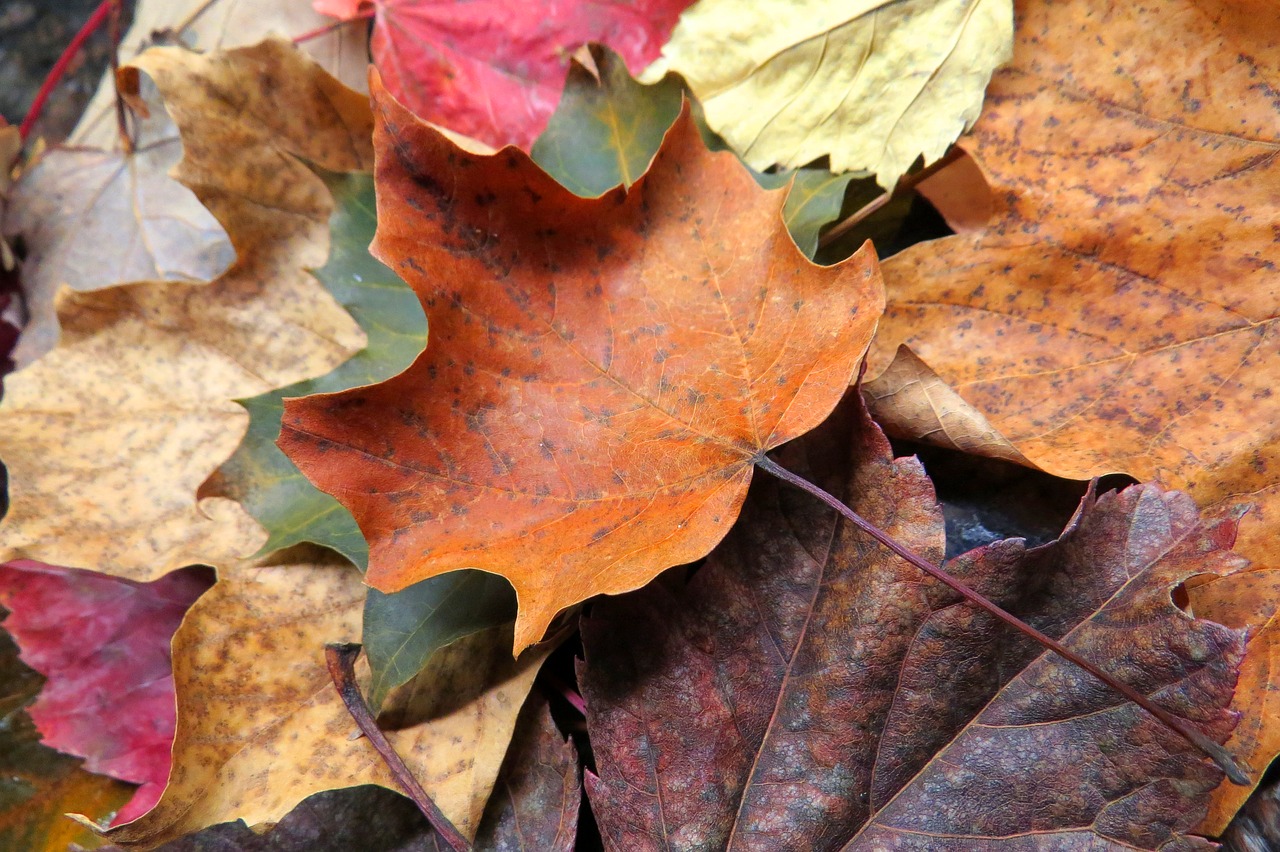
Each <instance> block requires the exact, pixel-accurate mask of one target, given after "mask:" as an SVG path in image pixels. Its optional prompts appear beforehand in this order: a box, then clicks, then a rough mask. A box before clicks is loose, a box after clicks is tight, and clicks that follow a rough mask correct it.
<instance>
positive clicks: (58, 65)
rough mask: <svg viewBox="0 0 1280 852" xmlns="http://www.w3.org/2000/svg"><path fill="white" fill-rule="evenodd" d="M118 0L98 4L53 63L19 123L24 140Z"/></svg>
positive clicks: (106, 0)
mask: <svg viewBox="0 0 1280 852" xmlns="http://www.w3.org/2000/svg"><path fill="white" fill-rule="evenodd" d="M115 2H116V0H102V2H101V3H99V4H98V8H96V9H94V10H93V14H92V15H90V16H89V20H87V21H85V22H84V26H82V27H80V30H79V32H77V33H76V34H75V35H74V36H73V37H72V39H71V41H70V43H69V44H67V46H66V48H65V49H64V50H63V51H62V55H61V56H59V57H58V61H57V62H55V63H53V68H51V69H49V75H48V76H47V77H45V78H44V82H43V83H41V84H40V89H39V90H38V91H37V92H36V96H35V97H34V98H33V99H32V101H31V108H30V109H28V110H27V114H26V115H25V116H24V117H23V119H22V124H20V125H18V133H19V134H20V135H21V136H22V141H23V142H25V141H27V137H28V136H30V135H31V128H32V127H34V126H35V123H36V120H37V119H39V118H40V114H41V113H42V112H44V105H45V103H46V102H47V101H48V100H49V96H50V95H52V94H53V90H54V89H55V88H57V86H58V83H60V82H62V77H63V75H64V74H66V73H67V68H68V67H69V66H70V65H71V62H72V60H74V59H75V58H76V55H77V54H79V53H80V49H81V48H83V47H84V43H85V42H86V41H88V40H89V36H91V35H93V34H94V32H96V31H97V29H98V27H100V26H102V24H103V22H104V21H106V20H107V18H108V17H109V16H110V15H111V9H112V7H113V6H114V5H115Z"/></svg>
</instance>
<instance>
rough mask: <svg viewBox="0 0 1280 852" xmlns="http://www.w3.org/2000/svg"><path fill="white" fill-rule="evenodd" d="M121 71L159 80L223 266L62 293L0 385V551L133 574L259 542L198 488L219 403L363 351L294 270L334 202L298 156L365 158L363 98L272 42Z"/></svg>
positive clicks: (162, 55)
mask: <svg viewBox="0 0 1280 852" xmlns="http://www.w3.org/2000/svg"><path fill="white" fill-rule="evenodd" d="M136 69H137V70H138V71H145V72H146V73H147V74H149V75H150V76H151V77H152V78H153V79H154V80H155V81H156V84H157V85H158V86H159V88H160V90H161V91H162V93H164V95H165V103H166V106H167V108H168V110H169V112H170V113H171V114H172V115H173V117H174V120H175V121H176V122H177V124H178V126H179V127H180V128H181V129H182V132H183V140H184V146H185V151H186V153H185V158H184V159H183V161H182V163H181V164H180V165H179V167H178V177H179V178H180V179H181V180H183V181H184V182H186V183H187V184H188V185H190V186H192V187H193V190H194V191H195V192H196V194H197V195H198V196H200V197H201V198H202V199H203V201H204V203H205V204H206V205H208V207H209V209H210V210H211V211H212V212H213V214H214V215H215V216H216V217H217V218H218V220H219V221H220V222H222V223H223V224H224V226H225V227H226V228H227V231H228V233H229V234H230V235H231V241H232V243H233V245H234V246H235V247H236V251H237V261H236V263H235V264H234V265H233V266H232V267H231V269H229V270H228V271H227V273H226V274H225V275H223V276H221V277H219V278H218V279H216V280H214V281H212V282H210V283H209V284H207V285H187V284H158V283H157V284H152V283H143V284H137V285H133V286H128V287H115V288H111V289H109V290H103V291H100V292H97V293H79V294H73V295H70V296H68V297H67V298H65V299H64V300H63V303H62V305H61V307H60V309H59V319H60V322H61V323H62V326H63V340H62V343H61V345H60V346H59V348H57V349H55V350H54V351H52V352H50V353H49V354H48V355H46V356H45V357H44V358H41V359H40V360H39V361H38V362H36V363H35V364H33V365H32V366H31V367H30V368H28V369H26V370H22V371H20V372H18V373H15V374H13V375H12V376H9V377H8V378H7V380H6V382H5V397H4V401H3V403H0V427H2V428H0V458H3V460H4V462H5V465H6V466H7V467H8V472H9V497H10V508H9V513H8V514H7V515H6V516H5V518H4V521H3V523H2V524H0V554H2V555H3V558H5V559H13V558H17V557H29V558H33V559H38V560H40V561H43V562H47V563H51V564H58V565H67V566H72V567H87V568H93V569H95V570H101V571H105V572H107V573H112V574H117V575H121V576H126V577H129V578H132V579H140V580H145V579H150V578H154V577H159V576H162V575H164V574H166V573H168V572H169V571H170V570H173V569H174V568H178V567H182V566H184V565H189V564H192V563H203V564H207V565H213V566H215V567H216V566H221V565H223V564H227V563H229V562H232V561H235V560H237V559H239V558H242V557H244V556H247V555H248V554H251V553H253V552H254V551H255V550H256V549H257V548H258V547H259V545H260V544H261V543H262V540H263V537H264V534H263V532H262V530H261V529H260V528H259V527H258V525H257V524H256V523H255V522H254V521H253V519H252V518H250V517H249V516H248V515H247V514H246V513H245V512H244V510H243V509H242V508H240V507H239V506H238V505H237V504H236V503H234V502H233V501H230V500H226V499H222V498H210V499H206V500H202V501H197V499H196V490H197V489H198V488H199V486H200V484H201V483H202V482H203V481H204V480H205V479H206V478H207V477H208V476H209V474H210V473H212V472H213V470H214V469H216V467H217V466H218V464H220V463H221V462H222V461H224V460H225V459H226V458H227V457H228V456H230V455H231V453H232V451H233V450H234V449H235V447H236V444H237V443H238V442H239V440H240V437H241V435H242V434H243V432H244V428H245V423H246V421H247V419H248V418H247V416H246V415H245V413H244V411H243V409H241V408H240V406H238V405H236V404H235V402H233V400H234V399H237V398H242V397H246V396H252V395H254V394H257V393H262V392H264V391H267V390H270V389H272V388H275V387H280V386H282V385H287V384H289V383H291V382H295V381H298V380H299V379H303V378H306V377H307V376H311V375H317V374H322V373H324V372H327V371H328V370H330V369H332V368H333V367H335V366H336V365H337V364H339V363H341V362H342V361H344V360H346V359H347V358H348V357H349V356H350V355H351V354H353V353H354V352H356V351H358V350H359V349H360V348H361V347H362V346H363V345H364V335H363V333H362V332H361V331H360V328H359V327H358V326H357V325H356V324H355V322H354V321H353V320H352V319H351V318H350V317H349V316H348V315H347V314H346V313H345V312H344V311H343V310H342V308H341V307H340V306H339V305H338V304H337V303H336V302H334V300H333V298H332V297H331V296H330V295H329V294H328V293H327V292H326V291H325V290H324V288H323V287H322V286H321V285H320V284H318V283H317V282H316V281H315V280H314V279H313V278H311V276H310V275H308V274H307V273H306V272H305V271H304V270H305V268H306V267H314V266H319V265H320V264H321V263H323V261H324V257H325V251H326V243H327V227H326V225H327V222H328V217H329V212H330V210H331V204H332V202H331V199H330V197H329V193H328V190H327V189H326V188H325V186H324V184H323V182H322V181H321V180H320V179H319V178H318V177H316V176H315V175H314V174H313V173H312V172H311V170H310V169H309V168H308V167H307V166H306V165H304V164H303V162H301V160H300V159H299V158H302V157H305V158H306V159H307V160H309V161H311V162H314V163H318V164H320V165H322V166H324V167H326V168H329V169H335V170H337V169H355V168H362V167H365V168H367V167H368V166H369V165H371V163H370V160H371V156H372V154H371V151H370V149H369V147H368V136H369V131H370V115H369V110H368V105H367V103H366V102H365V100H364V98H363V97H362V96H361V95H359V94H357V93H355V92H352V91H350V90H347V89H344V88H342V87H341V86H340V85H339V84H338V83H337V82H336V81H334V80H333V79H332V78H331V77H329V76H328V75H327V74H325V73H324V72H323V71H321V70H320V69H319V68H318V67H317V66H316V65H314V64H313V63H311V62H310V61H309V60H307V59H305V58H304V57H303V56H302V55H301V54H299V53H298V52H297V51H296V50H294V49H293V48H291V47H290V46H288V45H287V44H285V43H283V42H278V41H273V42H265V43H263V44H262V45H260V46H258V47H255V48H246V49H243V50H237V51H231V52H227V53H214V54H208V55H201V54H195V53H191V52H189V51H185V50H175V49H157V50H155V51H153V52H151V53H148V54H147V55H146V56H145V57H143V58H142V59H140V60H138V63H137V65H136ZM135 73H136V72H135ZM229 151H235V155H234V156H228V152H229Z"/></svg>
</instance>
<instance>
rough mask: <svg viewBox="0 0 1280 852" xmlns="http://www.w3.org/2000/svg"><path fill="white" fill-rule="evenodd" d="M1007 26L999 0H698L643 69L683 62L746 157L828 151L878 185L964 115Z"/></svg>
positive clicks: (656, 74) (805, 159) (755, 163)
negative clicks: (873, 178) (657, 55)
mask: <svg viewBox="0 0 1280 852" xmlns="http://www.w3.org/2000/svg"><path fill="white" fill-rule="evenodd" d="M1012 39H1013V8H1012V3H1011V2H1010V0H898V2H889V0H852V2H840V0H755V1H754V2H750V3H745V2H742V0H700V2H698V3H696V4H695V5H693V6H691V7H690V8H689V9H688V10H687V11H686V12H685V13H684V14H683V15H682V16H681V18H680V23H679V24H677V26H676V29H675V31H674V32H673V33H672V35H671V40H670V41H669V42H668V43H667V45H666V46H665V47H664V48H663V49H662V57H661V58H660V59H659V60H658V61H657V62H655V63H654V64H653V65H652V66H650V67H649V68H648V69H647V70H646V71H645V73H644V75H643V79H645V80H648V81H653V80H657V79H659V78H660V77H662V75H663V74H665V73H667V72H668V71H675V72H677V73H679V74H680V75H682V76H683V77H684V78H685V80H687V81H688V83H689V86H690V88H691V89H692V90H693V93H694V94H695V95H696V96H697V97H698V99H699V100H700V101H701V102H702V105H703V108H704V109H705V111H706V119H707V124H709V125H710V126H711V129H712V130H714V131H716V132H717V133H719V134H720V135H721V136H723V137H724V139H725V140H726V141H727V142H728V143H729V145H730V146H732V147H733V148H734V150H736V151H737V152H738V153H739V155H741V156H742V158H743V159H744V160H746V162H747V164H748V165H750V166H751V167H752V168H755V169H765V168H768V167H769V166H772V165H774V164H778V165H781V166H785V167H788V168H790V167H798V166H803V165H805V164H807V163H810V162H812V161H814V160H816V159H818V158H819V157H823V156H828V155H829V156H830V158H831V160H830V162H831V170H832V171H834V172H845V171H866V172H871V173H873V174H875V175H876V178H877V180H878V181H879V182H880V184H881V185H882V186H886V187H890V186H893V184H894V183H896V182H897V180H898V178H899V177H900V176H901V175H902V174H903V173H904V172H906V170H907V169H908V168H909V167H910V166H911V164H912V163H913V162H914V161H915V160H916V158H917V157H919V156H920V155H922V154H923V155H924V158H925V160H926V162H927V161H931V160H935V159H937V158H938V157H940V156H941V155H942V154H943V153H944V152H945V151H946V149H947V147H948V146H949V145H950V144H951V143H952V142H954V141H955V139H956V137H958V136H959V135H960V134H961V133H962V132H963V131H964V129H965V128H967V127H968V126H970V125H971V124H973V122H974V121H975V120H976V119H977V117H978V113H979V112H980V111H981V109H982V93H983V90H984V89H985V88H986V86H987V82H988V81H989V80H990V79H991V74H992V72H993V71H994V70H995V69H996V67H997V66H998V65H999V64H1000V63H1002V62H1004V61H1005V60H1007V59H1008V58H1009V56H1010V55H1011V51H1012Z"/></svg>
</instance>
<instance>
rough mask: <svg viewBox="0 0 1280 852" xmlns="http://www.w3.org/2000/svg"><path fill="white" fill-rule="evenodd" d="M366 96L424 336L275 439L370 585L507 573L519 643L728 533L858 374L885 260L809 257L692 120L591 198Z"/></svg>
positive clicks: (381, 177) (382, 241) (391, 235)
mask: <svg viewBox="0 0 1280 852" xmlns="http://www.w3.org/2000/svg"><path fill="white" fill-rule="evenodd" d="M373 88H374V92H375V94H374V99H375V105H376V107H375V109H376V114H377V125H376V130H375V138H374V144H375V146H376V147H377V149H378V151H379V152H380V153H379V158H378V166H377V172H376V180H377V184H378V236H377V239H376V241H375V242H374V246H373V253H374V254H375V255H376V256H378V257H381V258H382V259H383V260H384V261H385V262H386V263H387V264H388V265H389V266H391V268H393V269H395V270H396V271H397V272H398V273H399V274H400V275H401V277H402V278H404V279H405V281H407V282H408V283H409V285H410V286H411V287H413V288H414V289H415V291H417V293H418V295H419V297H420V298H421V299H422V301H423V303H424V305H425V307H426V312H427V317H428V322H429V324H430V327H431V340H430V343H429V344H428V346H427V350H426V352H425V353H424V355H423V357H422V358H420V359H418V361H416V362H415V363H414V365H413V366H412V367H411V368H410V369H409V370H407V371H405V372H404V373H401V374H400V375H399V376H396V377H395V378H393V379H390V380H389V381H386V382H383V383H382V384H379V385H375V386H372V387H370V388H364V389H359V390H353V391H347V392H345V393H341V394H329V395H325V396H313V397H308V398H306V399H303V400H290V401H289V402H287V403H286V405H285V416H284V422H283V427H282V429H281V437H280V442H281V447H282V449H284V451H285V453H286V454H288V455H289V456H290V457H291V458H292V459H293V460H294V462H295V463H296V464H297V465H298V467H299V468H300V469H301V470H302V471H303V473H305V474H306V475H307V476H308V478H309V479H311V480H312V481H313V482H315V483H316V484H317V485H318V486H319V487H320V488H322V489H323V490H325V491H328V492H329V493H332V494H333V495H334V496H335V497H337V498H338V500H339V501H341V502H342V503H343V504H344V505H346V506H347V507H348V509H350V510H351V512H352V514H353V515H354V516H355V518H356V521H357V522H358V523H359V524H360V527H361V529H362V530H363V531H364V533H365V537H366V538H367V539H368V541H369V546H370V564H369V572H368V581H369V583H370V585H372V586H374V587H376V588H379V589H382V590H384V591H394V590H396V589H400V588H403V587H405V586H407V585H409V584H411V583H414V582H417V581H419V580H422V579H425V578H427V577H431V576H435V575H438V574H441V573H445V572H447V571H451V570H455V569H458V568H478V569H483V570H486V571H490V572H492V573H495V574H499V575H501V576H504V577H506V578H507V579H508V580H510V581H511V584H512V585H513V586H514V587H515V589H516V595H517V598H518V600H519V607H520V610H519V614H518V616H517V622H516V648H517V649H520V648H523V647H525V646H526V645H528V644H530V643H532V642H535V641H537V640H538V639H540V638H541V637H542V635H543V633H544V632H545V630H546V628H547V626H548V625H549V624H550V622H551V620H552V619H553V618H554V617H555V615H556V613H558V612H559V611H560V610H561V609H563V608H565V607H568V606H571V605H573V604H575V603H578V602H579V601H582V600H584V599H586V598H588V597H590V596H592V595H595V594H601V593H612V592H620V591H625V590H628V589H633V588H637V587H639V586H641V585H643V584H644V583H646V582H648V581H649V580H650V579H651V578H652V577H654V576H655V575H657V574H658V573H659V572H660V571H662V570H663V569H665V568H667V567H669V566H670V565H673V564H679V563H681V562H685V561H688V560H690V559H695V558H698V557H700V556H702V555H703V554H705V553H706V552H707V551H709V550H710V549H711V547H712V546H714V544H715V543H716V542H717V541H719V539H720V538H721V537H723V535H724V534H725V532H726V531H727V530H728V527H729V525H730V524H731V523H732V522H733V519H734V518H735V517H736V515H737V510H738V508H739V506H740V505H741V502H742V499H743V497H744V496H745V493H746V486H747V482H748V481H749V480H750V478H751V471H752V465H753V459H754V457H755V456H756V454H757V453H759V452H760V451H761V450H763V449H766V448H769V447H773V446H776V445H778V444H781V443H784V442H785V441H787V440H789V439H790V438H792V437H795V436H796V435H799V434H801V433H803V432H805V431H807V430H808V429H810V428H812V427H813V426H815V425H817V424H818V423H819V422H821V421H822V419H823V418H824V417H825V416H826V415H827V413H828V412H830V410H831V408H832V407H834V405H835V404H836V402H837V401H838V399H839V396H840V394H841V393H842V392H843V389H844V384H843V383H847V382H848V381H849V379H850V378H852V376H853V373H854V370H855V369H856V367H857V364H858V361H859V359H860V358H861V356H862V353H863V352H864V351H865V348H866V346H867V341H868V339H869V337H870V335H871V333H872V331H873V330H874V328H875V322H876V319H877V317H878V315H879V313H880V310H881V303H880V286H879V279H878V275H877V272H876V263H875V259H874V257H873V256H872V252H871V249H870V248H869V247H868V248H866V249H864V250H863V251H861V252H860V253H859V254H857V255H855V256H854V257H853V258H851V259H850V260H848V261H846V262H845V263H842V264H840V265H839V266H835V267H818V266H814V265H813V264H811V263H809V261H807V260H806V259H805V258H804V257H803V256H802V255H801V254H800V253H799V252H798V251H797V250H796V248H795V245H794V244H793V243H792V241H791V238H790V236H789V235H788V234H787V232H786V229H785V227H784V226H783V225H782V221H781V217H780V215H779V214H780V212H781V208H782V204H783V199H782V198H781V197H780V196H781V193H776V192H775V193H769V192H766V191H764V190H761V189H760V188H759V187H757V186H756V185H755V182H754V181H753V179H752V178H751V176H750V174H748V172H747V171H746V170H745V169H743V168H742V166H741V165H740V164H739V163H738V162H737V161H736V159H735V158H734V157H733V155H731V154H728V153H727V152H722V153H718V154H713V153H710V152H708V151H707V150H706V148H705V147H704V146H703V144H702V142H701V140H700V139H699V137H698V134H697V131H696V129H695V128H694V126H693V124H692V122H691V121H689V120H688V118H687V117H685V118H683V119H682V120H680V121H677V123H676V125H675V126H674V127H673V128H672V130H671V131H670V132H669V133H668V134H667V138H666V140H665V142H664V144H663V147H662V149H661V150H660V151H659V152H658V155H657V156H656V157H655V159H654V163H653V165H652V166H651V167H650V169H649V171H648V172H647V173H646V174H645V175H644V177H643V178H641V179H640V180H638V181H637V182H636V183H635V184H634V185H633V186H632V187H631V189H630V190H625V191H624V190H622V189H616V190H613V191H611V192H609V193H606V194H605V195H603V196H601V197H600V198H598V199H583V198H579V197H577V196H575V195H573V194H572V193H570V192H569V191H568V190H566V189H564V188H563V187H561V186H560V185H559V184H557V183H556V182H555V181H554V180H552V178H550V177H549V176H548V175H546V173H544V172H543V171H541V170H540V169H539V168H538V167H537V166H536V165H534V164H533V163H532V162H530V160H529V159H528V157H527V156H525V155H524V154H522V153H521V152H519V151H517V150H514V149H507V150H504V151H500V152H498V153H497V154H495V155H492V156H489V157H480V156H476V155H472V154H468V153H466V152H464V151H462V150H460V149H459V148H457V147H456V146H455V145H453V144H452V143H451V142H449V141H448V140H447V139H445V138H444V137H443V136H441V135H440V134H439V133H438V132H437V131H435V130H433V129H431V128H430V127H429V126H427V125H426V124H424V123H422V122H421V121H419V120H417V119H416V118H414V117H413V116H412V115H411V114H410V113H408V111H407V110H405V109H404V107H402V106H401V105H400V104H398V103H396V102H395V101H394V100H393V99H392V98H391V97H390V96H389V95H387V94H386V93H385V92H383V91H382V90H381V88H380V86H379V85H378V84H377V82H376V80H375V81H374V86H373Z"/></svg>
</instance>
